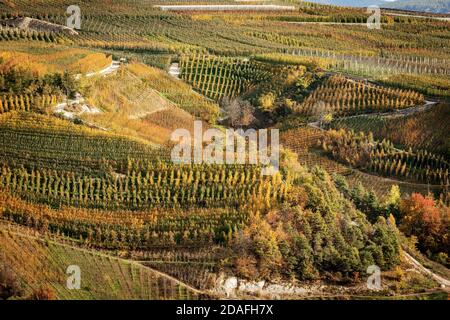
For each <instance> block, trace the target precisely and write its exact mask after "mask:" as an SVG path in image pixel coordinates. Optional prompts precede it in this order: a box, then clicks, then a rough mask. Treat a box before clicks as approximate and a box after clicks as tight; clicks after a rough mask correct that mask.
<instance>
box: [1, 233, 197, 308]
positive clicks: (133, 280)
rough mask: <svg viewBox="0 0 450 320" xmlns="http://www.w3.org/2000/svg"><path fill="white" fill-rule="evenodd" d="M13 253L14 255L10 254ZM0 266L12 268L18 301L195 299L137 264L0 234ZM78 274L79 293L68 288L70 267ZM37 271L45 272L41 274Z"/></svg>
mask: <svg viewBox="0 0 450 320" xmlns="http://www.w3.org/2000/svg"><path fill="white" fill-rule="evenodd" d="M10 250H13V252H14V253H11V252H10ZM0 257H1V258H2V259H1V262H0V265H1V266H4V265H6V266H8V268H11V269H12V273H13V278H14V279H15V280H16V281H18V282H19V283H20V285H19V288H18V290H19V292H20V294H21V296H25V297H26V296H30V297H33V295H37V294H39V293H40V294H41V295H42V293H41V292H45V294H46V297H47V298H55V299H62V300H64V299H68V300H70V299H78V300H109V299H133V300H136V299H140V300H147V299H150V300H193V299H198V298H200V297H201V296H202V295H201V294H200V292H199V291H197V290H194V289H192V288H191V287H189V286H186V285H184V284H183V283H181V282H179V281H177V280H175V279H174V278H171V277H168V276H166V275H164V274H161V273H159V272H157V271H155V270H152V269H150V268H148V267H144V266H142V265H140V264H138V263H136V262H132V261H127V260H123V259H118V258H114V257H111V256H107V255H104V254H101V253H98V252H94V251H88V250H83V249H78V248H74V247H71V246H69V245H65V244H58V243H55V242H53V241H43V240H40V239H37V238H35V237H33V236H30V235H26V234H19V233H15V232H10V231H8V230H7V228H6V229H5V226H4V225H2V227H1V229H0ZM72 265H76V266H78V267H79V268H80V271H81V287H80V290H75V289H69V288H68V287H67V279H68V278H69V276H70V274H68V273H67V269H68V267H69V266H72ZM41 270H45V272H42V271H41Z"/></svg>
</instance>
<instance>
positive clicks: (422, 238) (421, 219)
mask: <svg viewBox="0 0 450 320" xmlns="http://www.w3.org/2000/svg"><path fill="white" fill-rule="evenodd" d="M400 211H401V214H403V221H402V224H401V226H400V228H401V230H402V231H403V232H404V233H405V234H406V235H408V236H415V237H417V239H418V247H419V249H420V250H421V251H423V252H426V253H427V255H428V256H435V255H440V257H441V259H440V260H442V258H443V257H444V256H445V257H446V259H447V263H448V255H449V251H450V208H449V207H448V206H446V205H444V204H442V203H437V202H436V201H435V200H434V199H433V198H432V197H431V196H428V197H424V196H423V195H421V194H418V193H413V194H412V195H411V197H409V198H407V199H404V200H402V201H401V203H400ZM443 262H445V261H443Z"/></svg>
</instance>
